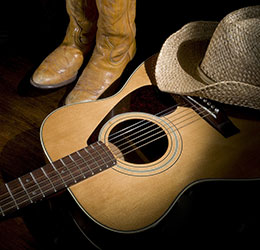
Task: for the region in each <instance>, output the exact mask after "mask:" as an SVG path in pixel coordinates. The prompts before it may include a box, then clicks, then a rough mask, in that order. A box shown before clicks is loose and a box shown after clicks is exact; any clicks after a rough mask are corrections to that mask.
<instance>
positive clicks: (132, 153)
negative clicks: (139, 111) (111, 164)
mask: <svg viewBox="0 0 260 250" xmlns="http://www.w3.org/2000/svg"><path fill="white" fill-rule="evenodd" d="M108 139H109V142H110V143H112V144H113V145H115V146H116V147H117V148H118V149H119V151H120V153H121V155H122V156H123V157H124V160H125V161H127V162H130V163H134V164H144V163H150V162H154V161H156V160H158V159H160V158H161V157H162V156H163V155H164V154H165V152H166V150H167V147H168V140H167V136H166V133H165V131H164V130H163V129H162V128H161V127H160V126H158V125H157V124H155V123H152V122H150V121H148V120H142V119H131V120H126V121H123V122H121V123H119V124H117V125H116V126H115V127H114V128H113V129H112V130H111V133H110V135H109V138H108Z"/></svg>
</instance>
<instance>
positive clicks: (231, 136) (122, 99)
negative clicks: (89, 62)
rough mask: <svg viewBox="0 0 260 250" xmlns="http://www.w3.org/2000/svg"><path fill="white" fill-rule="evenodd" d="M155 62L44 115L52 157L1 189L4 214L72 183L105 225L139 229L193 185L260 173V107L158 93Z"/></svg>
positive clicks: (45, 142)
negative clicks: (118, 85)
mask: <svg viewBox="0 0 260 250" xmlns="http://www.w3.org/2000/svg"><path fill="white" fill-rule="evenodd" d="M153 59H154V58H153V57H152V58H151V59H150V60H147V61H146V62H145V63H143V64H141V65H140V66H139V68H138V69H137V70H136V71H135V72H134V73H133V74H132V76H131V77H130V78H129V80H128V81H127V83H126V84H125V86H124V87H123V88H122V89H121V90H120V91H119V92H118V93H117V94H116V95H114V96H111V97H109V98H106V99H101V100H98V101H93V102H84V103H79V104H72V105H68V106H64V107H61V108H59V109H57V110H55V111H54V112H52V113H51V114H50V115H49V116H48V117H47V118H46V119H45V120H44V122H43V124H42V127H41V143H42V146H43V150H44V152H45V154H46V156H47V158H48V160H49V161H50V163H49V164H47V165H46V166H43V167H41V168H39V169H37V170H35V171H32V172H30V173H28V174H26V175H24V176H21V177H19V178H18V179H16V180H13V181H11V182H9V183H6V184H5V185H2V186H0V214H1V215H2V217H4V216H6V215H7V214H9V213H11V212H14V211H17V210H19V209H20V208H22V207H25V206H27V205H29V204H31V203H34V202H36V201H39V200H41V199H43V198H45V197H48V196H49V195H51V194H53V193H56V192H58V191H61V190H64V189H68V190H69V192H70V193H71V195H72V197H73V198H74V200H75V202H76V204H77V205H78V207H79V208H80V209H81V210H82V212H83V213H84V214H85V215H87V217H89V218H91V219H92V221H94V222H95V223H96V224H97V225H99V226H101V227H102V228H104V229H108V231H111V232H120V233H129V232H131V233H133V232H140V231H145V230H147V229H149V228H152V227H153V226H154V225H156V224H157V223H159V222H160V221H161V220H162V219H163V218H164V217H165V216H166V215H167V214H168V212H169V211H170V210H171V208H172V207H173V206H174V204H175V203H176V201H177V200H178V198H179V197H180V196H181V195H182V193H183V192H184V191H185V190H186V189H187V188H189V187H190V186H192V185H193V184H194V183H198V182H203V181H204V180H216V179H247V180H248V179H258V178H259V177H260V154H259V152H260V111H259V110H249V109H244V108H239V107H231V106H226V105H220V104H219V103H216V102H212V101H210V100H205V99H201V98H197V97H196V98H195V97H190V96H186V97H183V96H177V95H171V94H168V93H162V92H160V91H159V90H158V88H157V87H156V82H155V78H154V75H153V72H154V71H153V66H154V61H153Z"/></svg>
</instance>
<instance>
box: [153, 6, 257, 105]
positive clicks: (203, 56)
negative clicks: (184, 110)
mask: <svg viewBox="0 0 260 250" xmlns="http://www.w3.org/2000/svg"><path fill="white" fill-rule="evenodd" d="M155 77H156V81H157V84H158V87H159V89H160V90H162V91H166V92H171V93H176V94H181V95H191V96H201V97H205V98H209V99H212V100H216V101H219V102H222V103H226V104H232V105H238V106H244V107H249V108H254V109H260V5H259V6H250V7H246V8H242V9H239V10H236V11H234V12H232V13H230V14H228V15H227V16H226V17H225V18H224V19H222V20H221V22H220V23H217V22H204V21H200V22H191V23H188V24H186V25H185V26H184V27H183V28H181V29H180V30H179V31H177V32H176V33H174V34H172V35H171V36H170V37H169V38H168V39H167V40H166V42H165V43H164V44H163V46H162V49H161V51H160V53H159V56H158V60H157V63H156V68H155Z"/></svg>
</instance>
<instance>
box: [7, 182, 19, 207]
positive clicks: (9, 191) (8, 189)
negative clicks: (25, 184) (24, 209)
mask: <svg viewBox="0 0 260 250" xmlns="http://www.w3.org/2000/svg"><path fill="white" fill-rule="evenodd" d="M5 186H6V189H7V191H8V193H9V194H10V196H11V197H12V199H13V202H14V204H15V206H16V208H17V210H18V209H20V208H19V206H18V204H17V202H16V200H15V198H14V196H13V194H12V192H11V190H10V188H9V186H8V184H7V183H6V184H5Z"/></svg>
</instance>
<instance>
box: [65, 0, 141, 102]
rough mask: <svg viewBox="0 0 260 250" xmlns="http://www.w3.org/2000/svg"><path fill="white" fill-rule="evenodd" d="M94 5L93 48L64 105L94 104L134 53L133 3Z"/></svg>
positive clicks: (103, 0) (108, 0)
mask: <svg viewBox="0 0 260 250" xmlns="http://www.w3.org/2000/svg"><path fill="white" fill-rule="evenodd" d="M96 4H97V8H98V12H99V18H98V30H97V38H96V46H95V49H94V51H93V54H92V56H91V58H90V61H89V62H88V64H87V66H86V68H85V69H84V71H83V72H82V75H81V76H80V78H79V80H78V82H77V84H76V86H75V87H74V89H73V90H72V91H71V93H70V94H69V95H68V96H67V98H66V101H65V103H66V104H70V103H76V102H82V101H89V100H96V99H97V98H98V97H99V96H100V95H101V94H102V93H103V92H104V91H105V90H106V89H107V88H108V87H109V86H110V85H111V84H112V83H113V82H114V81H115V80H117V79H118V78H119V77H120V75H121V74H122V72H123V71H124V69H125V67H126V65H127V64H128V62H129V61H130V60H132V58H133V57H134V55H135V52H136V42H135V34H136V28H135V21H134V20H135V15H136V0H96Z"/></svg>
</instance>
